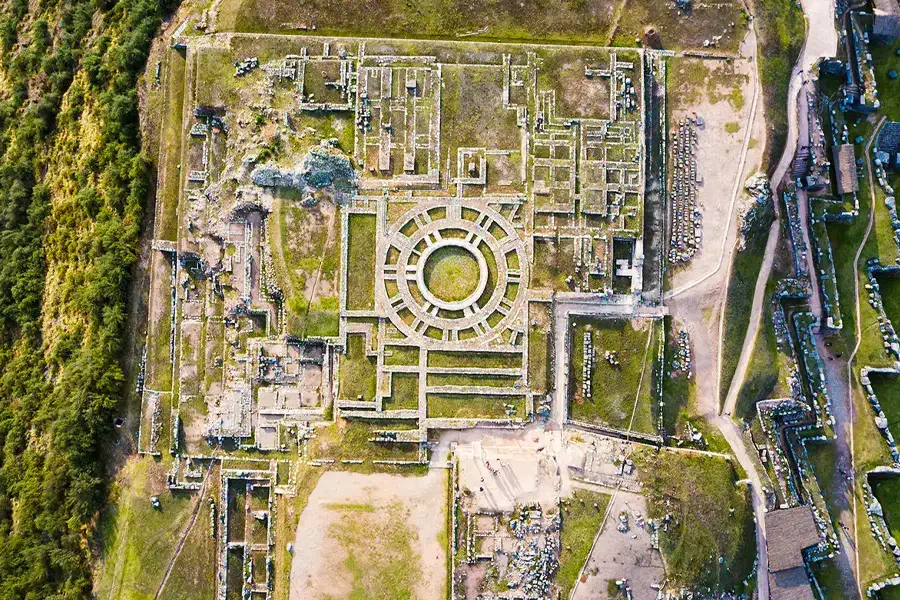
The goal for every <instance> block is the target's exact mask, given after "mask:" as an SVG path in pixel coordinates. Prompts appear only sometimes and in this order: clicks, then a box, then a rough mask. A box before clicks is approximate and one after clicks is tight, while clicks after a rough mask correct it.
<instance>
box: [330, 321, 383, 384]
mask: <svg viewBox="0 0 900 600" xmlns="http://www.w3.org/2000/svg"><path fill="white" fill-rule="evenodd" d="M377 375H378V371H377V361H376V359H375V357H374V356H367V355H366V337H365V335H363V334H349V335H347V350H346V353H345V354H344V355H343V356H341V362H340V389H339V392H338V396H340V397H341V398H344V399H347V400H357V399H359V397H360V396H362V399H363V400H374V399H375V382H376V380H377Z"/></svg>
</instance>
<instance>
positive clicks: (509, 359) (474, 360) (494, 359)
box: [428, 350, 522, 369]
mask: <svg viewBox="0 0 900 600" xmlns="http://www.w3.org/2000/svg"><path fill="white" fill-rule="evenodd" d="M428 366H429V367H468V368H475V369H519V368H521V367H522V355H521V354H519V353H516V352H512V353H510V352H497V353H494V352H452V351H444V350H438V351H435V352H429V353H428Z"/></svg>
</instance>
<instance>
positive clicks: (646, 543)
mask: <svg viewBox="0 0 900 600" xmlns="http://www.w3.org/2000/svg"><path fill="white" fill-rule="evenodd" d="M590 489H594V488H593V487H592V488H590ZM622 512H625V513H627V514H628V523H629V526H630V529H629V530H628V531H627V532H625V533H622V532H620V531H619V530H618V529H617V527H618V525H619V515H620V514H621V513H622ZM636 515H642V516H643V517H644V518H646V516H647V502H646V500H644V497H643V496H639V495H637V494H632V493H629V492H625V491H623V490H619V491H618V493H617V494H616V496H615V498H614V500H613V505H612V507H611V508H610V512H609V518H608V519H607V520H606V523H605V524H604V526H603V531H602V532H601V533H600V537H599V538H598V539H597V543H596V544H595V545H594V549H593V551H592V552H591V555H590V556H589V557H588V560H587V564H586V565H585V569H584V573H585V575H586V576H587V578H586V579H585V580H584V581H583V582H582V583H581V584H580V585H579V586H578V587H577V588H576V592H575V595H574V596H573V599H574V600H586V599H588V598H592V599H598V600H599V599H601V598H607V597H608V596H607V583H608V582H609V580H610V579H616V580H618V579H627V580H628V585H629V586H630V587H631V594H632V596H631V597H632V598H634V599H635V600H654V599H655V598H656V597H657V590H654V589H653V588H651V587H650V586H651V585H654V584H656V585H662V583H663V582H664V581H665V579H666V573H665V569H664V567H663V563H662V559H661V558H660V555H659V551H657V550H654V549H653V544H652V542H651V539H650V532H649V530H648V529H647V528H646V526H645V527H638V526H637V524H636V522H635V517H636Z"/></svg>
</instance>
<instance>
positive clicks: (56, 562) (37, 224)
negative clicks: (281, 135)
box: [0, 0, 174, 599]
mask: <svg viewBox="0 0 900 600" xmlns="http://www.w3.org/2000/svg"><path fill="white" fill-rule="evenodd" d="M167 4H169V5H170V4H174V0H163V1H162V2H160V1H157V0H120V1H118V2H117V1H115V0H106V1H102V0H94V1H79V0H69V1H67V0H62V1H54V0H33V1H31V2H29V1H28V0H11V1H8V2H6V3H5V4H4V5H3V6H2V15H0V449H2V450H0V598H36V599H37V598H41V599H44V598H83V597H89V595H90V589H91V587H90V573H89V561H90V552H89V547H88V540H89V537H90V535H91V533H92V528H93V524H94V522H95V520H96V516H97V514H98V510H99V509H100V508H101V507H102V504H103V502H104V500H105V498H106V493H107V487H106V483H105V471H104V462H105V461H104V446H105V442H107V441H108V439H109V437H108V436H109V434H110V432H111V430H112V429H113V424H112V419H113V416H114V412H115V408H116V406H117V403H118V402H119V401H120V398H121V397H122V395H123V394H122V392H123V383H124V377H123V374H122V365H121V364H120V359H121V355H122V353H123V352H122V350H123V347H124V338H125V334H126V332H125V331H124V324H125V313H126V291H127V286H128V283H129V276H130V271H131V266H132V265H133V263H134V261H135V260H136V249H137V241H138V236H139V233H140V223H141V212H142V206H143V204H144V202H145V199H146V197H147V195H148V190H149V186H150V173H149V168H148V162H147V161H146V159H145V157H144V156H143V155H142V153H141V144H140V137H139V131H138V97H137V82H138V76H139V73H141V72H142V70H143V68H144V64H145V61H146V57H147V53H148V51H149V48H150V42H151V39H152V37H153V35H154V33H155V32H156V30H157V27H158V26H159V24H160V22H161V19H162V17H163V15H164V14H165V12H166V11H167V10H168V8H169V6H167Z"/></svg>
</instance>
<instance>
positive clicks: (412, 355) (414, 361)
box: [384, 346, 419, 366]
mask: <svg viewBox="0 0 900 600" xmlns="http://www.w3.org/2000/svg"><path fill="white" fill-rule="evenodd" d="M388 353H390V355H389V354H388ZM384 364H386V365H389V366H415V365H418V364H419V348H418V347H417V346H416V347H410V346H386V347H385V349H384Z"/></svg>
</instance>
